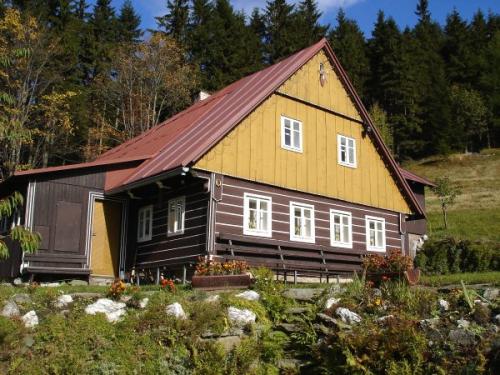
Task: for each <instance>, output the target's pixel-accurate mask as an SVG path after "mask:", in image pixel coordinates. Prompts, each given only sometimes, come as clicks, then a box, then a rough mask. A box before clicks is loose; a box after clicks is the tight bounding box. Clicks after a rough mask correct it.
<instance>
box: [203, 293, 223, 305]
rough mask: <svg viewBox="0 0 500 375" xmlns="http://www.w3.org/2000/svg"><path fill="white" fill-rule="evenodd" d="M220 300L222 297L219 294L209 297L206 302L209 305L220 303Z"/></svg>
mask: <svg viewBox="0 0 500 375" xmlns="http://www.w3.org/2000/svg"><path fill="white" fill-rule="evenodd" d="M219 300H220V296H219V295H218V294H212V295H211V296H208V297H207V299H206V300H205V302H209V303H214V302H218V301H219Z"/></svg>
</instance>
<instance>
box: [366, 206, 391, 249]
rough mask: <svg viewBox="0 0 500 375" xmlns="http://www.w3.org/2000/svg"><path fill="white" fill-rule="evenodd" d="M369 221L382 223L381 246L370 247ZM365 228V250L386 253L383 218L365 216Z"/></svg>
mask: <svg viewBox="0 0 500 375" xmlns="http://www.w3.org/2000/svg"><path fill="white" fill-rule="evenodd" d="M370 221H380V222H382V240H383V243H382V246H370V225H369V223H370ZM365 227H366V249H367V250H368V251H378V252H382V253H384V252H385V251H386V235H385V219H384V218H383V217H377V216H368V215H366V216H365Z"/></svg>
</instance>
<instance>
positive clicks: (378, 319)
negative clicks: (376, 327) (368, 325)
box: [376, 314, 394, 323]
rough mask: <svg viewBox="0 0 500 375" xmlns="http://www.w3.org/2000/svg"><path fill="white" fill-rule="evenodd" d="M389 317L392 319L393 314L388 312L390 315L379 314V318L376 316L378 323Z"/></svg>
mask: <svg viewBox="0 0 500 375" xmlns="http://www.w3.org/2000/svg"><path fill="white" fill-rule="evenodd" d="M389 319H394V315H392V314H390V315H386V316H381V317H380V318H377V320H376V321H377V322H378V323H384V322H385V321H386V320H389Z"/></svg>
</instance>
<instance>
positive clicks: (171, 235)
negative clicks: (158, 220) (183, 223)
mask: <svg viewBox="0 0 500 375" xmlns="http://www.w3.org/2000/svg"><path fill="white" fill-rule="evenodd" d="M183 234H184V229H183V230H179V231H177V232H167V237H175V236H182V235H183Z"/></svg>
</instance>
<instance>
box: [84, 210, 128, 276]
mask: <svg viewBox="0 0 500 375" xmlns="http://www.w3.org/2000/svg"><path fill="white" fill-rule="evenodd" d="M121 224H122V204H121V203H120V202H114V201H109V200H96V201H95V203H94V217H93V221H92V253H91V255H90V269H91V272H92V276H104V277H118V266H119V263H120V238H121V226H122V225H121Z"/></svg>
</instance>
